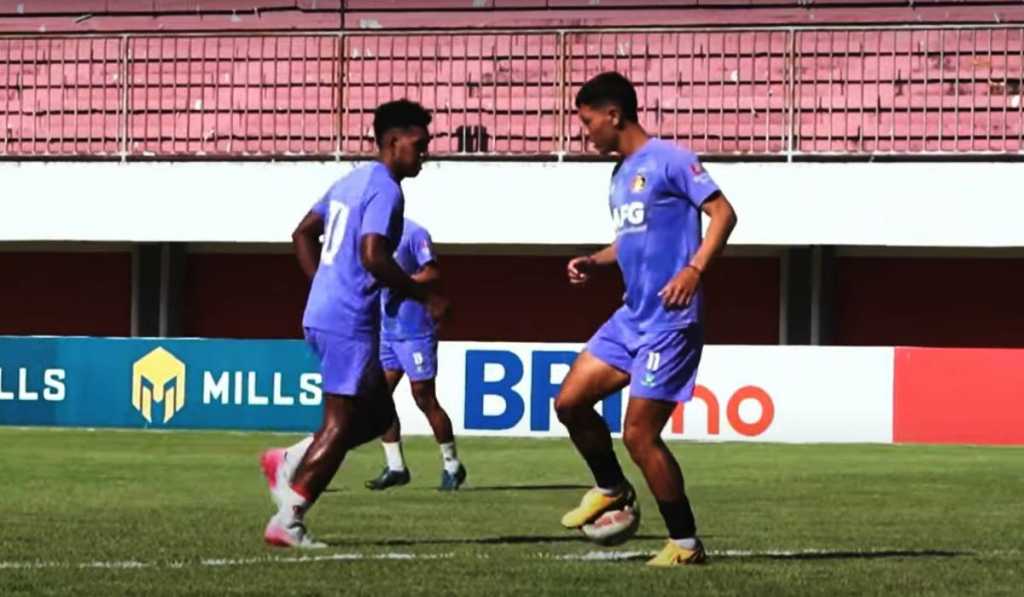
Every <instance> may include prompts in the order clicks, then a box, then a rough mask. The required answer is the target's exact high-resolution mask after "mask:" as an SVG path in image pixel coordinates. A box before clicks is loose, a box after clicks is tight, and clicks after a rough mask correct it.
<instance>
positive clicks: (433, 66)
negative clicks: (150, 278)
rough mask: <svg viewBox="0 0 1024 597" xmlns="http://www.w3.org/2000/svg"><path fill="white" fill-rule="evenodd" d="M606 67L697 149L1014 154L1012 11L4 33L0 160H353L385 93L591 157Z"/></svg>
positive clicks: (654, 126)
mask: <svg viewBox="0 0 1024 597" xmlns="http://www.w3.org/2000/svg"><path fill="white" fill-rule="evenodd" d="M611 69H614V70H619V71H621V72H623V73H624V74H626V75H627V76H628V77H630V78H631V79H632V80H633V82H634V83H635V85H636V87H637V92H638V95H639V99H640V110H641V120H642V122H643V123H644V125H645V126H646V127H647V128H648V129H649V130H650V131H651V132H653V133H656V134H658V135H660V136H663V137H666V138H670V139H674V140H676V141H679V142H682V143H685V144H687V145H689V146H690V147H692V148H693V149H694V150H696V151H698V152H701V153H704V154H712V155H722V156H778V157H788V158H799V157H801V156H844V157H845V156H870V155H915V156H916V155H937V156H943V155H962V154H989V153H992V154H1014V155H1016V154H1021V153H1022V152H1024V106H1022V101H1021V95H1022V91H1024V89H1022V87H1024V27H1021V26H1019V25H1017V26H1005V27H1004V26H983V27H981V26H979V27H967V26H957V27H846V28H816V29H796V28H757V29H721V28H719V29H651V28H646V29H609V30H592V29H589V30H565V31H544V30H534V31H523V30H513V31H489V32H479V31H474V32H468V31H428V32H409V33H405V32H401V33H400V32H356V33H343V34H302V33H299V34H269V35H268V34H248V35H224V34H221V35H193V34H175V35H149V34H147V35H117V36H64V37H60V36H3V37H0V85H2V97H0V157H4V158H8V159H21V158H52V159H61V158H103V157H109V158H116V159H138V158H146V157H156V158H167V159H182V158H190V157H203V156H206V157H216V158H235V157H237V158H244V157H247V156H254V157H259V158H267V159H269V158H279V157H288V156H307V157H311V158H320V159H322V158H336V159H340V158H345V157H350V156H351V157H355V156H361V155H366V154H369V153H371V152H372V151H373V140H372V127H371V124H372V113H373V108H374V107H375V106H376V105H378V104H379V103H381V102H384V101H388V100H391V99H396V98H399V97H409V98H411V99H415V100H418V101H420V102H422V103H423V104H424V105H426V106H427V107H428V108H430V109H431V110H432V111H433V113H434V123H433V125H432V131H433V133H434V134H435V141H434V142H433V145H432V152H433V153H434V154H435V155H441V156H454V155H470V156H510V157H517V156H521V157H558V158H561V157H564V156H577V155H586V154H587V153H588V151H589V150H588V148H587V146H586V143H585V140H584V138H583V136H582V133H581V130H580V127H579V125H578V124H577V122H576V121H575V117H574V114H573V96H574V93H575V91H576V89H577V88H578V87H579V86H580V85H581V84H582V83H583V82H584V81H585V80H586V79H587V78H589V77H591V76H593V75H594V74H596V73H598V72H601V71H604V70H611Z"/></svg>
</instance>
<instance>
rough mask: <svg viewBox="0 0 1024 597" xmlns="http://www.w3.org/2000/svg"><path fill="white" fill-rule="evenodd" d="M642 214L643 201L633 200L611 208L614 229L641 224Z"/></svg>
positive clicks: (642, 220)
mask: <svg viewBox="0 0 1024 597" xmlns="http://www.w3.org/2000/svg"><path fill="white" fill-rule="evenodd" d="M644 215H645V214H644V202H643V201H633V202H631V203H626V204H623V205H620V206H618V207H613V208H612V223H613V224H615V230H616V231H618V230H622V229H623V228H626V227H630V228H633V227H637V226H642V225H643V223H644Z"/></svg>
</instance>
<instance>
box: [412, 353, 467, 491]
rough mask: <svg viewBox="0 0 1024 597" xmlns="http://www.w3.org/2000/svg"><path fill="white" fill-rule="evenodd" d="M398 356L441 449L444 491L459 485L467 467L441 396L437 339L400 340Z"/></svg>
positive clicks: (442, 487) (464, 479) (441, 486)
mask: <svg viewBox="0 0 1024 597" xmlns="http://www.w3.org/2000/svg"><path fill="white" fill-rule="evenodd" d="M398 357H399V359H400V360H401V362H402V366H403V367H404V368H405V371H406V375H408V376H409V386H410V388H411V390H412V397H413V400H415V401H416V406H417V407H419V409H420V411H421V412H423V414H424V415H425V416H426V417H427V422H428V423H429V424H430V429H431V430H432V431H433V433H434V439H435V440H436V441H437V443H438V447H440V449H441V465H442V468H441V484H440V486H439V487H438V489H440V490H441V491H453V490H456V489H458V488H459V487H460V486H461V485H462V484H463V483H464V482H465V481H466V467H465V466H464V465H463V464H462V462H461V461H460V460H459V456H458V452H457V450H456V448H455V434H454V432H453V430H452V421H451V419H450V418H449V417H448V413H447V412H446V411H445V410H444V408H443V407H442V406H441V403H440V401H439V400H438V399H437V384H436V379H437V339H436V338H434V337H424V338H415V339H411V340H406V341H404V342H402V343H401V344H400V348H399V350H398Z"/></svg>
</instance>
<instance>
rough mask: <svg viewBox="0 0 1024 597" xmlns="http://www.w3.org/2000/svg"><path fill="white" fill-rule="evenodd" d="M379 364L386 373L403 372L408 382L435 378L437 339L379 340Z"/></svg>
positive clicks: (428, 337)
mask: <svg viewBox="0 0 1024 597" xmlns="http://www.w3.org/2000/svg"><path fill="white" fill-rule="evenodd" d="M380 363H381V365H382V366H383V367H384V369H385V370H386V371H405V374H406V375H408V376H409V380H410V381H426V380H428V379H434V378H435V377H437V338H434V337H432V336H427V337H425V338H413V339H411V340H381V343H380Z"/></svg>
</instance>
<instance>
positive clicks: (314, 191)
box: [0, 162, 1024, 247]
mask: <svg viewBox="0 0 1024 597" xmlns="http://www.w3.org/2000/svg"><path fill="white" fill-rule="evenodd" d="M351 167H352V164H351V163H347V162H341V163H336V162H327V163H319V162H284V163H265V162H244V163H239V162H178V163H126V164H121V163H95V162H91V163H75V162H53V163H45V162H25V163H16V162H7V163H0V240H5V241H36V240H83V241H192V242H202V241H207V242H218V241H228V242H231V241H238V242H284V241H287V240H288V239H289V237H290V233H291V230H292V228H293V227H294V225H295V223H297V222H298V220H299V219H300V218H301V216H302V215H303V214H304V213H305V211H306V210H307V209H308V207H309V205H311V204H312V202H313V201H315V200H316V199H317V198H318V197H319V196H320V195H321V194H322V193H323V192H324V190H325V189H326V188H327V187H328V186H329V185H330V183H331V182H332V181H333V180H334V179H335V178H337V177H339V176H341V175H343V174H344V173H345V172H347V171H348V170H349V169H350V168H351ZM707 169H708V170H709V171H710V172H711V174H712V175H713V176H714V178H715V179H716V180H717V181H718V183H719V185H720V186H721V187H722V188H723V189H724V191H725V193H726V195H727V196H728V197H729V198H730V200H732V202H733V203H734V204H735V205H736V208H737V211H738V213H739V216H740V225H739V227H738V228H737V229H736V232H735V234H734V237H733V244H740V245H801V244H834V245H869V246H885V245H888V246H936V247H1021V246H1024V227H1022V226H1020V222H1022V221H1024V164H1016V163H918V164H896V163H887V164H866V163H850V164H843V163H827V164H781V163H771V164H763V163H762V164H757V163H736V164H732V163H730V164H725V163H713V164H709V165H708V166H707ZM610 171H611V165H610V164H608V163H522V162H432V163H429V164H428V165H427V166H426V167H425V169H424V171H423V173H422V174H421V175H420V177H419V178H417V179H414V180H410V181H407V183H406V185H405V188H406V198H407V214H408V215H409V216H410V217H412V218H414V219H417V220H420V221H421V223H423V224H424V225H426V226H427V227H428V228H429V229H430V230H431V231H432V233H433V235H434V237H435V240H436V241H437V242H441V243H450V244H490V243H495V244H562V245H576V244H600V243H604V242H608V241H609V240H610V231H611V225H610V222H609V219H608V216H607V208H606V205H607V204H606V197H607V188H606V187H607V180H608V176H609V174H610Z"/></svg>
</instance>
